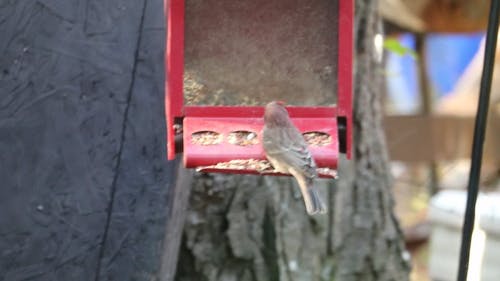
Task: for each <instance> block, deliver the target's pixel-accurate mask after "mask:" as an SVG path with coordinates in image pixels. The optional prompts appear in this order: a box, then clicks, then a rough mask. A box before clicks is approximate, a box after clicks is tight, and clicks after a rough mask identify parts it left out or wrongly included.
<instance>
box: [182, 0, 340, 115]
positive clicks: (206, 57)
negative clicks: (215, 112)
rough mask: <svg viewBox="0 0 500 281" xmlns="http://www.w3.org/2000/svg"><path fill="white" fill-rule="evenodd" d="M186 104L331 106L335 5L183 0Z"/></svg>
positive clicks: (312, 0)
mask: <svg viewBox="0 0 500 281" xmlns="http://www.w3.org/2000/svg"><path fill="white" fill-rule="evenodd" d="M185 11H186V12H185V13H186V14H185V61H184V64H185V65H184V67H185V68H184V98H185V103H186V104H188V105H265V104H266V103H267V102H269V101H272V100H282V101H285V102H286V103H287V104H291V105H307V106H308V105H332V104H334V103H335V102H336V92H337V15H338V2H337V1H329V0H307V1H303V0H253V1H237V0H186V2H185Z"/></svg>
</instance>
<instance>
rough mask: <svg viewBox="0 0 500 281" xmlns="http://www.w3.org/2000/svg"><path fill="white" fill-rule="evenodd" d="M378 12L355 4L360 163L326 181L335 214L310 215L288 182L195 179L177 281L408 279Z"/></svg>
mask: <svg viewBox="0 0 500 281" xmlns="http://www.w3.org/2000/svg"><path fill="white" fill-rule="evenodd" d="M376 6H377V3H376V1H368V0H363V1H358V3H357V20H356V23H357V27H356V32H357V38H358V39H357V42H356V46H357V47H356V48H357V55H358V56H357V58H356V62H357V65H356V80H357V81H363V83H362V84H361V83H356V85H357V86H356V88H355V95H356V113H355V126H356V136H355V140H356V147H355V157H356V161H355V162H354V161H352V162H350V163H348V164H347V165H350V166H352V167H345V168H346V171H345V174H346V176H345V177H344V174H342V175H341V180H340V183H339V184H338V187H337V184H336V183H335V182H332V181H319V182H318V185H320V188H321V190H320V191H321V192H322V195H323V197H324V198H325V199H326V201H328V203H329V207H330V209H329V213H328V215H325V216H313V217H310V216H307V215H306V212H305V209H304V206H303V202H302V198H301V196H300V192H299V191H298V188H297V186H296V184H295V182H294V181H293V180H292V179H291V178H288V177H280V178H277V177H257V176H223V175H202V174H196V175H195V179H194V182H193V184H192V190H191V195H190V198H189V207H188V210H187V214H186V221H185V225H184V231H183V238H182V244H181V249H180V254H179V261H178V266H177V273H176V276H175V279H176V280H179V281H180V280H183V281H184V280H197V281H198V280H210V281H216V280H218V281H219V280H235V281H236V280H238V281H254V280H259V281H268V280H294V281H300V280H304V281H305V280H307V281H309V280H363V281H366V280H384V281H386V280H398V281H399V280H407V279H408V272H409V267H408V261H407V259H405V256H406V254H405V250H404V247H403V239H402V233H401V231H400V229H399V226H398V222H397V220H396V218H395V217H394V214H393V198H392V195H391V181H390V177H389V169H388V157H387V150H386V144H385V141H384V135H383V131H382V125H381V117H382V109H381V106H380V99H381V91H380V89H381V87H380V82H381V79H380V77H379V75H380V65H379V64H378V63H377V62H376V60H375V52H374V47H373V38H374V35H375V32H376V29H377V28H378V26H379V25H378V23H379V18H378V17H377V15H376V9H375V7H376ZM343 172H344V171H343ZM342 177H343V178H342ZM350 179H352V180H350ZM337 188H338V189H337ZM335 189H337V191H336V192H334V190H335ZM334 193H336V194H334Z"/></svg>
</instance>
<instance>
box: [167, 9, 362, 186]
mask: <svg viewBox="0 0 500 281" xmlns="http://www.w3.org/2000/svg"><path fill="white" fill-rule="evenodd" d="M165 15H166V20H167V42H166V55H165V65H166V78H165V81H166V84H165V91H166V99H165V107H166V119H167V141H168V147H167V148H168V159H169V160H173V159H174V158H175V155H176V154H177V153H181V152H182V153H183V162H184V166H185V167H187V168H196V169H198V170H199V171H203V172H221V173H251V174H252V173H254V174H269V175H276V174H277V173H275V172H274V171H273V170H272V169H271V167H270V165H269V164H268V163H267V161H266V157H265V155H264V151H263V147H262V128H263V125H264V120H263V115H264V105H265V104H266V103H267V102H270V101H272V100H286V101H287V100H288V99H289V94H290V93H294V94H296V95H297V97H299V99H300V98H302V99H309V103H310V100H311V99H312V98H311V97H310V93H314V92H321V91H323V92H325V93H326V96H328V97H327V100H326V103H328V104H334V105H330V106H317V105H313V106H287V110H288V112H289V114H290V117H291V119H292V121H293V123H294V124H295V125H296V126H297V128H298V129H299V130H300V131H301V132H302V133H303V134H304V136H305V138H306V140H308V142H309V144H310V145H309V149H310V151H311V153H312V155H313V157H314V159H315V161H316V163H317V165H318V168H319V169H318V172H319V174H320V176H322V177H334V176H335V173H332V172H331V171H335V170H336V168H337V162H338V158H339V153H345V154H346V155H347V158H348V159H350V158H351V145H352V138H351V135H352V62H353V0H337V1H330V0H314V1H302V0H254V1H233V0H204V1H196V0H165ZM193 69H194V70H193ZM200 73H201V74H200ZM193 75H194V76H196V77H195V80H196V79H199V80H200V81H202V82H201V83H198V82H195V83H194V84H193V85H194V86H193V85H191V86H192V87H193V88H195V89H197V90H198V91H199V92H203V94H205V95H206V97H209V98H213V100H216V99H219V98H220V97H219V96H220V95H224V94H234V93H236V94H239V93H241V95H242V96H246V97H249V98H252V96H253V95H254V94H255V95H260V98H261V102H260V104H261V106H241V105H222V106H213V105H199V104H190V102H191V101H192V99H193V98H192V97H188V99H187V98H186V96H185V94H186V93H185V92H186V91H187V90H186V84H187V83H190V80H189V79H192V76H193ZM224 79H226V80H224ZM227 79H231V80H230V81H229V80H227ZM196 83H198V84H196ZM323 84H325V85H326V84H327V85H329V86H328V87H326V88H325V87H323ZM205 85H212V86H210V87H211V88H210V87H209V86H207V87H205ZM228 85H229V86H228ZM234 85H236V86H234ZM226 86H227V89H226V88H224V87H226ZM232 86H234V87H232ZM231 87H232V88H231ZM238 87H239V88H238ZM322 87H323V88H322ZM205 88H208V89H205ZM228 89H229V90H228ZM325 89H326V90H325ZM280 91H281V92H280ZM275 93H284V94H283V95H284V96H281V97H279V95H277V94H275ZM266 95H269V96H266ZM335 96H336V100H335ZM208 103H210V102H208ZM321 103H325V99H324V98H323V99H322V101H321ZM176 144H177V145H176Z"/></svg>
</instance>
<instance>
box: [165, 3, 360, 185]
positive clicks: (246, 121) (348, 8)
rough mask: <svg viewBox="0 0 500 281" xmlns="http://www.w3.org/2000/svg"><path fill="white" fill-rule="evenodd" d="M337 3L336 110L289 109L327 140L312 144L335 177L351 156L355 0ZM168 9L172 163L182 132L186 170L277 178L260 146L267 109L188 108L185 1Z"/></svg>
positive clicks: (324, 172)
mask: <svg viewBox="0 0 500 281" xmlns="http://www.w3.org/2000/svg"><path fill="white" fill-rule="evenodd" d="M337 5H338V14H337V17H338V19H337V21H336V22H337V24H338V26H336V27H334V28H337V40H336V41H337V46H336V48H337V54H338V55H337V71H336V74H337V81H338V82H337V83H336V86H337V87H336V92H337V106H330V107H324V106H321V107H319V106H314V107H299V106H290V107H287V109H288V112H289V113H290V117H291V118H292V121H293V122H294V124H295V125H296V126H297V127H298V128H299V130H300V131H301V132H303V133H304V134H306V135H307V134H312V135H316V136H319V137H324V138H323V139H326V141H325V142H322V143H312V144H310V146H309V148H310V151H311V153H312V155H313V157H314V159H315V160H316V163H317V165H318V167H319V168H320V169H319V171H318V172H319V173H320V176H323V177H334V173H332V170H336V168H337V162H338V154H339V152H340V153H346V154H347V158H348V159H350V158H351V143H352V138H351V135H352V57H353V34H352V31H353V0H339V1H338V4H337ZM165 9H166V11H165V14H166V15H167V16H166V18H167V45H166V48H167V52H166V56H165V64H166V85H165V86H166V99H165V106H166V117H167V118H166V119H167V141H168V159H169V160H173V159H174V158H175V155H176V153H179V152H180V151H176V144H175V141H176V139H177V140H178V141H179V140H180V139H181V138H180V135H181V134H182V142H183V157H184V159H183V161H184V165H185V167H187V168H197V169H198V170H200V171H204V172H223V173H260V174H262V173H263V174H271V175H275V174H276V173H274V172H273V170H272V169H270V166H269V164H268V163H267V161H265V160H266V158H265V155H264V151H263V148H262V141H261V138H262V127H263V122H264V120H263V115H264V107H262V106H186V105H185V104H184V92H183V86H184V85H183V83H184V79H183V76H184V50H185V49H184V35H185V34H184V15H185V3H184V0H165ZM311 32H314V31H311ZM249 36H250V35H249ZM269 101H270V100H268V101H266V102H269ZM176 136H179V137H177V138H176ZM306 139H307V138H306Z"/></svg>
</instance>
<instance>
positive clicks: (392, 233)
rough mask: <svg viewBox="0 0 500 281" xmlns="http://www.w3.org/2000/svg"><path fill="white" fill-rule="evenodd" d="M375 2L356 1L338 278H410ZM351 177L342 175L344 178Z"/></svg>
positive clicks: (341, 187)
mask: <svg viewBox="0 0 500 281" xmlns="http://www.w3.org/2000/svg"><path fill="white" fill-rule="evenodd" d="M376 2H377V1H370V0H358V1H356V16H357V18H356V23H357V25H356V27H355V28H356V35H357V37H356V44H355V46H356V73H355V81H356V82H355V89H354V91H355V104H354V109H355V113H354V122H355V124H354V127H355V128H354V130H355V135H354V139H355V151H354V155H355V159H356V160H355V161H354V163H353V165H354V169H353V175H352V176H353V177H352V182H350V183H349V182H348V181H347V182H346V181H344V182H342V181H341V182H340V185H339V189H338V192H337V197H336V201H335V203H336V205H335V207H336V212H337V213H338V215H337V216H336V217H335V223H334V226H335V232H334V241H335V242H334V246H335V253H336V254H335V256H336V261H337V263H336V269H337V270H336V274H335V280H363V281H369V280H384V281H386V280H387V281H389V280H408V273H409V270H410V267H409V258H410V257H409V254H408V253H407V252H406V250H405V248H404V241H403V235H402V232H401V229H400V227H399V223H398V221H397V219H396V217H395V215H394V212H393V209H394V199H393V196H392V192H391V191H392V188H391V186H392V184H391V177H390V170H389V160H388V154H387V146H386V142H385V139H384V135H383V127H382V121H381V120H382V114H383V112H382V106H381V97H382V89H383V87H382V84H381V83H382V79H381V78H382V77H381V73H382V72H381V68H380V63H379V62H377V55H376V49H375V45H374V36H375V34H377V33H379V32H381V25H380V19H379V16H378V15H377V13H376V11H375V7H377V3H376ZM346 174H347V173H343V175H344V176H346Z"/></svg>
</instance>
